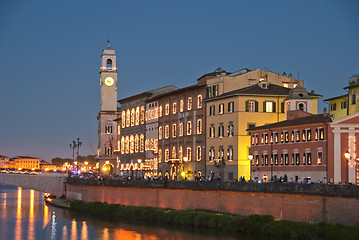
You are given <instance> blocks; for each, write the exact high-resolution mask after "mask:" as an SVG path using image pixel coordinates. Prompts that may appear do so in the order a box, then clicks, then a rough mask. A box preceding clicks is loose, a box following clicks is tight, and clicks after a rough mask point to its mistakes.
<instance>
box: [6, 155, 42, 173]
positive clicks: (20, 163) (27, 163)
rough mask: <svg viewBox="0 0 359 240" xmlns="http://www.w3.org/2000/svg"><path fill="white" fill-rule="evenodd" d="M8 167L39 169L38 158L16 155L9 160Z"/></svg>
mask: <svg viewBox="0 0 359 240" xmlns="http://www.w3.org/2000/svg"><path fill="white" fill-rule="evenodd" d="M9 162H10V168H14V169H17V170H39V169H40V159H39V158H33V157H28V156H18V157H15V158H11V159H10V160H9Z"/></svg>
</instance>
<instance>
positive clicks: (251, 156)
mask: <svg viewBox="0 0 359 240" xmlns="http://www.w3.org/2000/svg"><path fill="white" fill-rule="evenodd" d="M248 159H249V161H250V163H249V164H250V166H252V164H251V163H252V160H253V155H252V154H249V155H248ZM252 171H253V166H252ZM252 175H254V174H252ZM251 179H252V176H251Z"/></svg>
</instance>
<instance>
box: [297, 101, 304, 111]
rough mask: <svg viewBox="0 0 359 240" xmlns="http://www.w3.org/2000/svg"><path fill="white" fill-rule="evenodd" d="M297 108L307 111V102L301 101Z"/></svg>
mask: <svg viewBox="0 0 359 240" xmlns="http://www.w3.org/2000/svg"><path fill="white" fill-rule="evenodd" d="M297 109H298V110H300V111H305V104H304V103H299V104H298V107H297Z"/></svg>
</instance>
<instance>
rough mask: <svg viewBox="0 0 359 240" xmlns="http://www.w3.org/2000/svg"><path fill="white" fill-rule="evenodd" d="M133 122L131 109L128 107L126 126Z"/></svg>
mask: <svg viewBox="0 0 359 240" xmlns="http://www.w3.org/2000/svg"><path fill="white" fill-rule="evenodd" d="M130 124H131V111H130V109H127V111H126V127H129V126H130Z"/></svg>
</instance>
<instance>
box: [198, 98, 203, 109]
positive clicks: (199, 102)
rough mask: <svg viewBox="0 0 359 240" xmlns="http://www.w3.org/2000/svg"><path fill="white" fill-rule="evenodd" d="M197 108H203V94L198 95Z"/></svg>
mask: <svg viewBox="0 0 359 240" xmlns="http://www.w3.org/2000/svg"><path fill="white" fill-rule="evenodd" d="M197 108H202V95H198V96H197Z"/></svg>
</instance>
